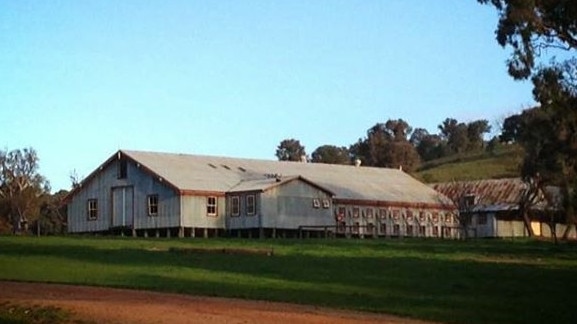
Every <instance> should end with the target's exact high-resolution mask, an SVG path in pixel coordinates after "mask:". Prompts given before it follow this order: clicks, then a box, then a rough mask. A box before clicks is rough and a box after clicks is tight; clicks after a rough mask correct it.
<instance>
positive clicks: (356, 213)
mask: <svg viewBox="0 0 577 324" xmlns="http://www.w3.org/2000/svg"><path fill="white" fill-rule="evenodd" d="M353 217H354V218H359V207H354V208H353Z"/></svg>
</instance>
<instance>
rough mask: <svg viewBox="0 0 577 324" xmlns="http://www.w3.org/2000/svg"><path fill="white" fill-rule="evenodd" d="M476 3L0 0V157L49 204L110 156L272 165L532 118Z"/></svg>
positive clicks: (527, 93)
mask: <svg viewBox="0 0 577 324" xmlns="http://www.w3.org/2000/svg"><path fill="white" fill-rule="evenodd" d="M496 24H497V13H496V11H495V10H494V9H493V8H491V7H489V6H482V5H479V4H478V3H477V2H476V1H475V0H444V1H430V0H413V1H406V0H380V1H379V0H341V1H337V0H334V1H333V0H315V1H310V0H286V1H265V0H218V1H209V0H206V1H194V0H183V1H175V0H167V1H138V0H120V1H112V0H94V1H90V0H61V1H33V0H30V1H29V0H0V125H1V126H0V127H1V131H0V149H2V150H12V149H19V148H24V147H33V148H34V149H36V151H37V152H38V154H39V157H40V172H41V173H42V174H43V175H44V176H46V177H47V178H48V180H49V181H50V183H51V185H52V190H53V191H57V190H59V189H69V188H70V181H69V175H70V173H71V172H72V171H73V170H76V172H77V173H78V175H80V176H86V175H88V174H89V173H90V172H92V171H93V170H94V169H95V168H97V167H98V166H99V165H100V164H101V163H102V162H104V161H105V160H106V159H107V158H108V157H110V156H111V155H112V154H114V152H115V151H117V150H118V149H131V150H147V151H161V152H178V153H190V154H203V155H224V156H232V157H245V158H259V159H260V158H262V159H274V158H275V156H274V154H275V149H276V146H277V145H278V144H279V142H280V141H281V140H283V139H285V138H296V139H298V140H300V141H301V143H302V144H303V145H304V146H305V147H306V151H307V153H309V154H310V153H312V152H313V151H314V150H315V148H317V147H318V146H321V145H324V144H331V145H337V146H348V145H350V144H353V143H355V142H356V141H357V140H358V139H359V138H361V137H364V136H365V135H366V131H367V129H368V128H370V127H371V126H373V125H374V124H376V123H377V122H385V121H386V120H388V119H398V118H402V119H404V120H406V121H407V122H408V123H409V124H410V125H411V126H412V127H413V128H417V127H422V128H426V129H427V130H429V132H431V133H437V132H438V129H437V125H439V124H440V123H441V122H442V121H443V120H444V119H445V118H447V117H451V118H456V119H457V120H459V121H463V122H467V121H472V120H476V119H487V120H489V121H490V122H491V123H493V122H495V121H497V120H500V119H503V117H505V116H507V115H510V114H512V113H516V112H519V111H520V110H521V109H523V108H527V107H529V106H531V105H533V104H534V102H533V99H532V95H531V84H530V82H516V81H514V80H512V79H511V78H510V77H509V76H508V75H507V71H506V66H505V61H506V59H507V58H508V57H509V54H510V49H503V48H501V47H500V46H499V45H498V44H497V42H496V41H495V37H494V29H495V27H496Z"/></svg>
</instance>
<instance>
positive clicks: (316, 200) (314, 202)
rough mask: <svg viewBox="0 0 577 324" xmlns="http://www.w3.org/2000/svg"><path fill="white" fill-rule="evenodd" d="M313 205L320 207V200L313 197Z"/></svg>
mask: <svg viewBox="0 0 577 324" xmlns="http://www.w3.org/2000/svg"><path fill="white" fill-rule="evenodd" d="M313 207H314V208H320V207H321V202H320V200H319V199H318V198H314V199H313Z"/></svg>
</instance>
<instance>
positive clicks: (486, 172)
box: [413, 145, 523, 183]
mask: <svg viewBox="0 0 577 324" xmlns="http://www.w3.org/2000/svg"><path fill="white" fill-rule="evenodd" d="M522 159H523V149H522V148H521V147H519V146H517V145H502V146H499V147H498V148H496V149H495V150H494V151H493V152H485V151H482V152H475V153H467V154H459V155H454V156H450V157H445V158H442V159H438V160H433V161H428V162H425V163H424V164H423V165H422V166H421V167H420V168H419V170H417V172H415V173H413V176H414V177H416V178H417V179H419V180H421V181H423V182H426V183H432V182H447V181H454V180H477V179H499V178H511V177H518V176H519V172H520V171H519V166H520V164H521V161H522Z"/></svg>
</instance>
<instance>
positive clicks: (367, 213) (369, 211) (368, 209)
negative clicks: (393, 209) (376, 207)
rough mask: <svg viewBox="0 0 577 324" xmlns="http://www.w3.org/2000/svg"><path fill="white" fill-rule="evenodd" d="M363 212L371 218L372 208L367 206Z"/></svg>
mask: <svg viewBox="0 0 577 324" xmlns="http://www.w3.org/2000/svg"><path fill="white" fill-rule="evenodd" d="M365 214H366V215H367V218H373V209H372V208H367V210H366V211H365Z"/></svg>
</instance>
